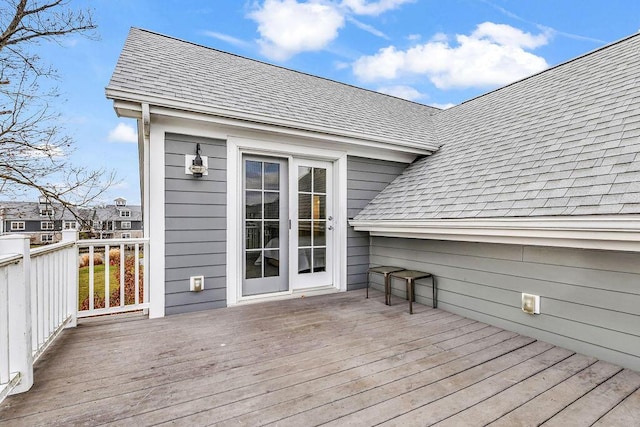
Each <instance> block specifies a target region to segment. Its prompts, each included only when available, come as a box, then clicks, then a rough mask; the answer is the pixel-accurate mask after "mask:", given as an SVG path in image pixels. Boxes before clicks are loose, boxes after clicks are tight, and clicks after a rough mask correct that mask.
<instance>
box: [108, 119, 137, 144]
mask: <svg viewBox="0 0 640 427" xmlns="http://www.w3.org/2000/svg"><path fill="white" fill-rule="evenodd" d="M107 139H108V140H109V141H111V142H130V143H136V142H138V131H136V130H135V128H134V127H133V126H131V125H128V124H125V123H118V126H116V127H115V128H113V129H111V131H110V132H109V136H108V137H107Z"/></svg>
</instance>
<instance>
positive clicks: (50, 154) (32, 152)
mask: <svg viewBox="0 0 640 427" xmlns="http://www.w3.org/2000/svg"><path fill="white" fill-rule="evenodd" d="M18 155H19V156H24V157H27V158H34V159H43V158H62V157H65V156H66V154H65V152H64V150H63V149H62V147H60V146H57V145H49V144H41V145H34V146H32V147H25V148H24V149H23V150H20V152H19V153H18Z"/></svg>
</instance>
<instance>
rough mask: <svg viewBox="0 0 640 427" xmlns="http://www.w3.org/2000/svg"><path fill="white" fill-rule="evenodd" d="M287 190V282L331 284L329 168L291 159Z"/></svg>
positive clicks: (296, 285)
mask: <svg viewBox="0 0 640 427" xmlns="http://www.w3.org/2000/svg"><path fill="white" fill-rule="evenodd" d="M291 169H292V175H293V177H294V179H291V180H290V181H291V182H292V183H293V188H292V191H291V200H292V205H293V206H292V211H293V212H292V217H293V218H294V220H293V221H292V223H293V227H292V231H293V232H292V233H291V239H290V242H291V246H290V247H291V249H290V251H289V253H290V262H291V278H292V280H291V285H292V288H293V289H304V288H310V287H317V286H327V285H331V284H333V282H332V272H333V262H332V260H333V216H332V212H333V191H332V188H333V179H332V177H333V168H332V164H331V163H328V162H322V161H314V160H302V159H294V161H293V167H292V168H291Z"/></svg>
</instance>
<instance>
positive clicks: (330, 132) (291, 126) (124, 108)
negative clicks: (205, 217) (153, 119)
mask: <svg viewBox="0 0 640 427" xmlns="http://www.w3.org/2000/svg"><path fill="white" fill-rule="evenodd" d="M106 93H107V98H109V99H112V100H113V101H114V109H115V110H116V113H117V114H118V115H120V116H123V117H131V116H132V115H133V116H135V115H136V114H139V113H138V110H137V108H136V107H134V105H135V104H136V103H137V104H141V103H148V104H149V105H151V106H152V110H151V113H152V114H153V113H155V114H158V113H161V114H167V115H174V116H176V117H183V118H190V117H188V115H189V113H191V114H193V113H196V114H198V113H199V114H201V115H202V114H205V115H208V116H211V119H210V121H212V122H216V123H219V124H230V123H229V121H225V120H224V119H232V120H233V121H234V122H233V123H234V124H235V126H238V123H237V121H238V120H240V121H243V122H244V123H245V127H247V128H252V129H256V130H263V131H268V130H269V128H270V127H274V126H275V127H278V132H279V133H291V134H295V133H296V132H300V131H306V132H314V133H317V134H322V135H326V136H327V137H330V138H331V139H332V140H334V141H340V142H344V143H347V144H354V145H374V146H376V145H378V146H380V147H381V148H383V147H387V149H388V148H392V149H395V150H401V151H404V152H407V153H412V154H420V155H430V154H433V153H434V152H435V151H436V150H437V149H438V147H437V146H436V145H433V144H418V143H414V142H408V141H401V140H394V139H392V138H381V137H378V136H374V135H365V134H361V133H357V132H349V131H345V130H342V129H334V128H331V127H328V126H327V127H325V126H316V125H312V124H308V123H302V122H297V121H293V120H283V119H279V118H275V117H269V116H264V115H258V114H251V113H246V112H243V111H238V110H229V109H221V108H214V107H207V106H203V105H201V104H195V103H191V102H185V101H177V100H170V99H164V98H160V97H157V96H152V95H145V94H140V93H131V92H127V91H119V90H115V89H107V91H106ZM163 107H164V108H163ZM216 118H217V119H218V120H216ZM201 120H202V119H201Z"/></svg>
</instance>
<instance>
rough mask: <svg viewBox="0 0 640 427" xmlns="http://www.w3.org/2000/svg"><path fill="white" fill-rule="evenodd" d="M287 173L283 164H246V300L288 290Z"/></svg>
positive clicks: (257, 160) (251, 161) (262, 161)
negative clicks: (284, 184) (285, 184)
mask: <svg viewBox="0 0 640 427" xmlns="http://www.w3.org/2000/svg"><path fill="white" fill-rule="evenodd" d="M285 172H286V162H285V161H284V160H279V159H278V160H276V159H273V160H271V159H266V158H264V159H262V158H259V157H258V158H245V160H244V188H243V193H244V194H243V201H244V218H243V225H244V236H245V244H244V272H243V273H244V277H243V279H244V280H243V289H242V294H243V295H244V296H247V295H255V294H260V293H270V292H278V291H282V290H287V289H288V280H287V269H286V266H287V262H286V260H285V261H284V262H283V260H282V257H281V255H283V254H285V258H286V253H287V247H288V242H287V235H286V233H285V232H284V231H283V230H286V228H285V227H286V224H287V216H288V215H287V211H288V206H287V202H286V199H287V197H286V194H287V191H286V186H285V188H282V183H283V182H284V183H286V179H283V175H284V174H285ZM283 195H284V200H283ZM281 237H283V238H281Z"/></svg>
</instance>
